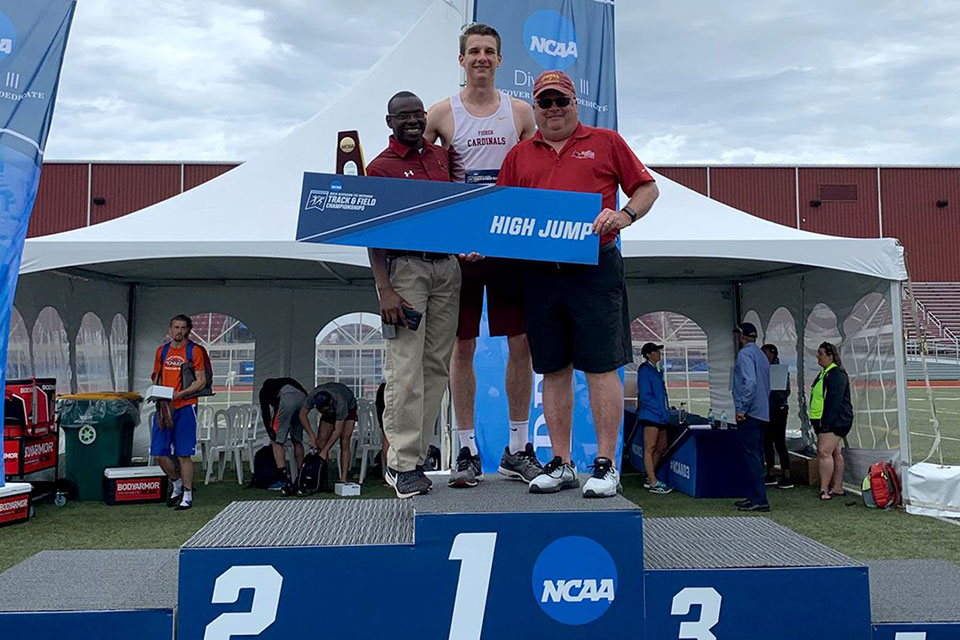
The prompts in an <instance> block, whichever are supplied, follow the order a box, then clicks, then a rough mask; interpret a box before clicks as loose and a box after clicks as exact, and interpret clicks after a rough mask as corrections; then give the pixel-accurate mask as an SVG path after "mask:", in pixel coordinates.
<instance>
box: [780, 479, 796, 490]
mask: <svg viewBox="0 0 960 640" xmlns="http://www.w3.org/2000/svg"><path fill="white" fill-rule="evenodd" d="M777 489H793V480H791V479H790V478H785V477H781V478H780V479H779V480H777Z"/></svg>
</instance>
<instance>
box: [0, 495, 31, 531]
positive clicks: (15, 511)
mask: <svg viewBox="0 0 960 640" xmlns="http://www.w3.org/2000/svg"><path fill="white" fill-rule="evenodd" d="M29 515H30V494H28V493H24V494H20V495H16V496H8V497H6V498H0V524H6V523H8V522H16V521H18V520H26V519H27V518H28V517H29Z"/></svg>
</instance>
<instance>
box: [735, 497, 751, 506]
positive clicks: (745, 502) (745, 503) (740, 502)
mask: <svg viewBox="0 0 960 640" xmlns="http://www.w3.org/2000/svg"><path fill="white" fill-rule="evenodd" d="M749 504H750V501H749V500H747V499H746V498H744V499H743V500H737V501H736V502H734V503H733V506H735V507H746V506H748V505H749Z"/></svg>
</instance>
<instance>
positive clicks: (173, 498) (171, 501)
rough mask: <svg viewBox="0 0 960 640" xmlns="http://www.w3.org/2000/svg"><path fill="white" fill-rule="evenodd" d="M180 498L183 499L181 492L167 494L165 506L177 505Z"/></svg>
mask: <svg viewBox="0 0 960 640" xmlns="http://www.w3.org/2000/svg"><path fill="white" fill-rule="evenodd" d="M182 499H183V492H181V493H178V494H173V493H171V494H170V495H169V496H167V506H168V507H175V506H177V505H178V504H180V501H181V500H182Z"/></svg>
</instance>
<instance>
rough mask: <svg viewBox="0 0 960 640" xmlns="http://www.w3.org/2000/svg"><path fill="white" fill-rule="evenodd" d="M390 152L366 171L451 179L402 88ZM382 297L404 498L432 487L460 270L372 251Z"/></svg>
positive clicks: (395, 453)
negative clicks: (390, 334) (432, 451)
mask: <svg viewBox="0 0 960 640" xmlns="http://www.w3.org/2000/svg"><path fill="white" fill-rule="evenodd" d="M387 126H388V127H390V129H392V130H393V135H392V136H390V143H389V145H388V146H387V148H386V149H385V150H384V151H383V152H382V153H381V154H380V155H378V156H377V157H376V158H374V159H373V161H372V162H371V163H370V164H369V166H367V175H368V176H380V177H384V178H411V179H414V180H439V181H443V182H449V181H450V158H449V155H448V153H447V151H446V150H445V149H444V148H443V147H438V146H436V145H433V144H431V143H429V142H427V141H426V140H424V139H423V131H424V129H425V128H426V126H427V114H426V113H425V112H424V110H423V102H421V101H420V98H418V97H417V96H416V95H414V94H412V93H410V92H409V91H401V92H400V93H398V94H396V95H395V96H393V97H392V98H390V101H389V102H387ZM368 251H369V254H370V267H371V269H372V270H373V277H374V279H375V280H376V283H377V294H378V295H379V297H380V317H381V320H382V322H383V324H384V325H385V326H386V325H394V326H395V327H396V337H395V338H392V339H389V340H387V341H386V350H385V353H384V360H383V375H384V378H386V387H385V388H384V403H385V407H384V412H383V431H384V434H385V435H386V437H387V440H388V441H389V442H390V446H389V449H388V451H387V469H386V474H385V477H386V480H387V483H388V484H389V485H390V486H392V487H393V488H394V490H396V492H397V497H398V498H410V497H412V496H415V495H417V494H423V493H427V492H428V491H429V490H430V486H431V482H430V479H429V478H427V476H426V475H425V474H424V472H423V462H424V460H425V459H426V456H427V449H428V447H429V446H430V438H431V436H432V435H433V425H434V423H435V422H436V419H437V415H438V414H439V412H440V402H441V399H442V397H443V392H444V391H445V390H446V388H447V380H448V378H449V376H450V352H451V351H452V350H453V339H454V336H455V335H456V331H457V313H458V309H459V305H460V266H459V264H458V263H457V259H456V257H454V256H452V255H449V254H446V253H424V252H423V251H396V250H392V249H390V250H387V249H369V250H368ZM405 307H406V308H407V309H416V310H417V311H420V312H421V313H423V318H422V320H421V322H420V326H419V327H418V329H417V330H416V331H412V330H410V329H408V328H407V326H406V325H405V323H404V313H403V309H404V308H405Z"/></svg>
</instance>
